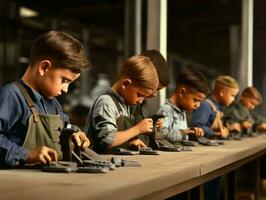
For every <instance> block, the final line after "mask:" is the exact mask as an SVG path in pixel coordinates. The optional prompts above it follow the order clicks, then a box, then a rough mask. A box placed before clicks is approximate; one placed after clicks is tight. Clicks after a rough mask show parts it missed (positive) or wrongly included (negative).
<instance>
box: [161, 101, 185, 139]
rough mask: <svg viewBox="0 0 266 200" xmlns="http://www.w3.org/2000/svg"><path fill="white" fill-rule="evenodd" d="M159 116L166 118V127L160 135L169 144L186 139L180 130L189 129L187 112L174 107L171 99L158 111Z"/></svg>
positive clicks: (164, 120) (164, 121)
mask: <svg viewBox="0 0 266 200" xmlns="http://www.w3.org/2000/svg"><path fill="white" fill-rule="evenodd" d="M158 114H162V115H164V116H165V118H163V123H164V126H163V128H162V129H160V130H158V132H159V134H162V135H163V137H164V138H165V139H166V140H168V141H169V142H172V143H174V142H180V141H181V140H182V139H184V137H185V136H183V135H182V134H181V132H180V130H183V129H187V128H188V127H187V118H186V112H185V111H184V110H181V109H180V108H178V107H177V106H176V105H174V104H173V103H172V102H171V101H170V100H169V99H167V100H166V103H165V104H164V105H162V106H161V107H160V109H159V111H158Z"/></svg>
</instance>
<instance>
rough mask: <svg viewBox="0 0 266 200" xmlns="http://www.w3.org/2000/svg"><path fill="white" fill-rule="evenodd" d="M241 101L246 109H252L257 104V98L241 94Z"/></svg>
mask: <svg viewBox="0 0 266 200" xmlns="http://www.w3.org/2000/svg"><path fill="white" fill-rule="evenodd" d="M241 103H242V104H243V105H244V106H245V107H246V108H247V109H248V110H253V109H254V108H255V107H256V106H257V105H258V104H259V102H258V100H257V99H255V98H252V97H246V96H241Z"/></svg>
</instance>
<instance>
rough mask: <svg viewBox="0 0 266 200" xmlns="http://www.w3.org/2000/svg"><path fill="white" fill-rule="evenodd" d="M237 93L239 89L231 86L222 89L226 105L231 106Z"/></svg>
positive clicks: (222, 98)
mask: <svg viewBox="0 0 266 200" xmlns="http://www.w3.org/2000/svg"><path fill="white" fill-rule="evenodd" d="M237 93H238V89H234V88H229V87H225V88H223V89H221V91H220V98H221V103H222V104H223V105H225V106H229V105H230V104H231V103H232V102H233V101H234V100H235V96H236V95H237Z"/></svg>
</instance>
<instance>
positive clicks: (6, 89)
mask: <svg viewBox="0 0 266 200" xmlns="http://www.w3.org/2000/svg"><path fill="white" fill-rule="evenodd" d="M17 95H20V91H19V89H18V88H17V86H16V85H15V83H14V82H12V83H8V84H6V85H3V86H2V87H1V88H0V98H7V97H11V96H14V97H15V96H17Z"/></svg>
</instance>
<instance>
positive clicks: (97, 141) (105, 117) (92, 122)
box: [85, 89, 131, 150]
mask: <svg viewBox="0 0 266 200" xmlns="http://www.w3.org/2000/svg"><path fill="white" fill-rule="evenodd" d="M108 92H110V93H112V95H113V96H114V98H115V99H116V100H117V103H118V104H119V106H120V108H121V110H122V113H119V111H118V108H117V106H116V104H115V102H114V100H113V99H112V97H111V96H110V95H108V94H102V95H100V96H99V97H98V98H97V99H96V100H95V102H94V103H93V106H92V108H91V109H90V112H89V115H88V119H87V124H86V129H85V130H86V133H87V135H88V136H89V138H90V140H91V142H92V145H91V146H92V148H93V149H95V150H97V149H98V150H99V149H101V150H103V149H106V147H107V146H109V145H111V144H112V143H113V142H114V140H115V134H116V132H117V131H118V127H117V123H116V120H117V119H118V118H119V116H120V115H123V116H126V117H131V115H130V106H128V105H126V104H125V102H124V99H123V97H122V96H120V95H119V94H118V93H116V92H114V91H113V90H111V89H110V90H108Z"/></svg>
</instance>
